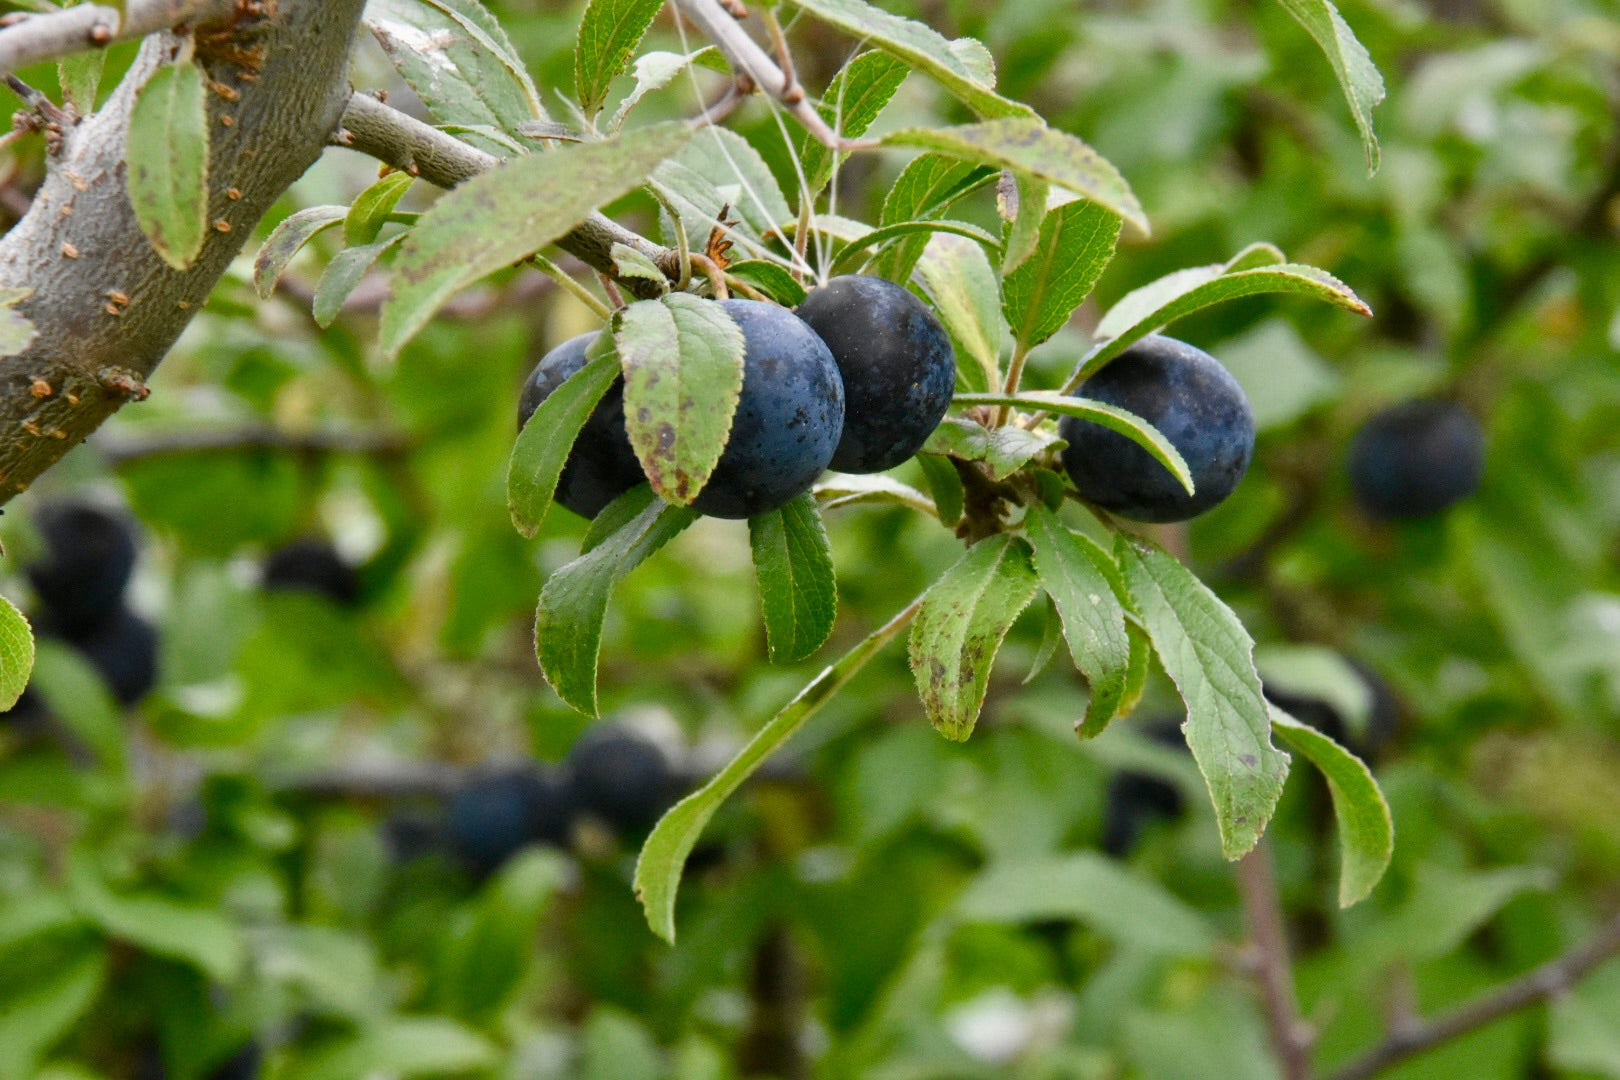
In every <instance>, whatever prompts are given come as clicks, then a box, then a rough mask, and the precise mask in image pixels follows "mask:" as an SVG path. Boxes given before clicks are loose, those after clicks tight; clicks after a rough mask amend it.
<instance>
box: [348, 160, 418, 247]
mask: <svg viewBox="0 0 1620 1080" xmlns="http://www.w3.org/2000/svg"><path fill="white" fill-rule="evenodd" d="M415 180H416V178H415V177H413V176H412V175H411V174H410V173H407V172H391V173H389V174H388V175H387V176H385V177H383V178H382V179H381V180H378V181H377V182H376V183H375V184H372V185H371V186H370V187H368V188H366V190H364V191H362V192H361V193H360V196H359V198H357V199H355V200H354V205H353V206H351V207H349V212H348V214H347V215H346V216H345V217H344V219H343V242H344V243H345V244H347V245H348V246H349V247H360V246H362V245H365V244H369V243H372V242H373V241H375V240H376V239H377V234H378V233H380V232H382V227H383V226H384V225H385V224H387V223H388V215H389V214H392V213H393V212H394V207H396V206H398V205H399V200H400V199H402V198H404V197H405V193H406V192H407V191H409V190H410V188H411V184H413V183H414V182H415Z"/></svg>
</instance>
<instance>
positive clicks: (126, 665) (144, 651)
mask: <svg viewBox="0 0 1620 1080" xmlns="http://www.w3.org/2000/svg"><path fill="white" fill-rule="evenodd" d="M57 629H58V628H57V626H56V625H55V624H53V623H49V622H42V623H41V624H40V633H41V635H43V636H50V637H62V638H64V639H66V640H67V641H69V642H70V643H71V644H72V645H73V647H74V648H76V649H78V650H79V652H81V653H83V654H84V658H85V659H86V660H88V661H90V666H91V667H93V668H95V669H96V671H97V673H98V674H100V675H101V677H102V679H103V680H105V681H106V683H107V688H108V689H109V690H111V691H112V695H113V697H115V698H117V699H118V702H119V703H120V704H122V705H134V704H136V703H137V702H139V701H140V700H141V699H142V698H144V697H146V695H147V694H150V693H151V692H152V687H153V686H155V685H157V659H158V655H157V654H158V635H157V630H156V629H155V628H154V627H153V626H152V624H151V623H149V622H147V621H146V620H145V619H143V618H141V617H140V616H139V615H137V614H135V613H134V612H133V611H130V610H129V609H128V608H126V607H124V606H123V604H122V603H120V604H119V606H118V610H117V611H116V612H114V614H113V615H112V617H111V618H109V619H108V620H107V621H106V622H104V623H102V624H101V625H99V626H97V627H96V628H95V629H94V630H92V631H91V632H90V633H88V634H81V635H77V636H70V635H67V634H59V633H58V632H57Z"/></svg>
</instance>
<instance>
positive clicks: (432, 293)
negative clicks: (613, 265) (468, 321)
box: [381, 123, 691, 356]
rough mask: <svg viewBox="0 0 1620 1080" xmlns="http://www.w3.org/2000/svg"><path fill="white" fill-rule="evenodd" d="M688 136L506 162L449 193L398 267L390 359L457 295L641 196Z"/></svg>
mask: <svg viewBox="0 0 1620 1080" xmlns="http://www.w3.org/2000/svg"><path fill="white" fill-rule="evenodd" d="M690 134H691V133H690V132H689V131H688V130H687V128H686V125H685V124H675V123H672V124H659V125H657V126H654V127H649V128H640V129H638V130H636V131H632V132H627V133H626V134H624V135H622V136H619V137H617V138H614V139H605V140H603V141H602V142H595V143H579V144H576V145H572V146H561V147H558V148H557V149H555V150H550V151H548V152H546V153H544V154H532V155H530V156H529V157H525V158H517V159H515V160H511V161H507V162H505V163H503V164H502V165H500V166H498V167H496V168H495V169H492V170H491V171H489V172H487V173H483V174H481V175H479V176H475V177H473V178H472V179H471V180H468V181H467V182H466V183H464V184H462V185H461V186H460V187H457V188H456V189H454V190H453V191H450V192H447V193H446V194H445V195H443V196H442V197H441V198H440V199H439V201H438V202H436V203H434V204H433V208H432V209H431V210H429V211H428V212H427V213H425V214H423V215H422V218H421V220H420V221H418V222H417V224H416V228H415V229H413V230H411V232H410V234H409V235H408V236H407V237H406V239H405V243H404V245H403V246H402V247H401V248H400V252H399V257H398V258H397V259H395V260H394V273H393V278H394V293H393V296H391V297H390V298H389V300H388V302H387V303H386V304H384V305H383V310H382V332H381V339H382V347H383V351H384V352H385V353H386V354H387V355H389V356H397V355H398V354H399V350H400V349H401V348H403V347H404V345H405V343H406V342H407V341H409V340H410V339H411V337H412V336H414V335H415V334H416V332H417V331H418V330H420V329H421V328H422V327H423V326H424V325H425V324H426V323H427V321H428V320H429V319H431V318H432V317H433V314H434V312H436V311H438V309H439V308H440V307H441V306H442V305H443V304H444V303H445V301H447V300H448V299H450V297H451V296H452V295H454V294H455V293H456V292H457V291H458V290H460V289H461V288H463V287H464V286H466V285H468V284H470V283H472V282H474V281H477V280H478V279H479V278H481V277H484V276H485V275H487V274H491V273H494V272H495V271H496V270H499V269H501V268H502V267H504V266H509V265H511V264H512V263H515V262H517V261H518V260H520V259H524V258H526V257H528V256H529V255H532V254H534V253H535V252H537V251H539V250H540V249H541V248H543V247H545V246H546V245H547V244H550V243H551V242H553V241H554V240H556V239H558V238H559V237H561V236H562V235H563V234H565V233H566V232H568V230H569V229H572V228H573V227H574V226H575V225H577V224H578V223H579V222H580V221H582V220H584V219H585V218H586V217H587V216H588V215H589V214H590V213H591V211H593V210H595V209H596V208H597V207H598V206H601V205H602V204H603V203H606V202H611V201H612V200H614V199H616V198H618V197H619V196H621V195H623V194H625V193H626V192H628V191H630V190H632V189H634V188H636V187H638V186H639V185H640V184H641V183H642V182H643V181H644V180H646V178H647V177H648V176H649V175H651V173H652V171H653V169H654V168H656V167H657V165H658V163H659V162H660V161H663V160H664V159H665V158H667V157H669V156H670V155H671V154H673V153H675V152H676V151H677V150H679V149H680V148H681V147H682V146H683V145H685V143H686V140H687V139H688V138H689V137H690Z"/></svg>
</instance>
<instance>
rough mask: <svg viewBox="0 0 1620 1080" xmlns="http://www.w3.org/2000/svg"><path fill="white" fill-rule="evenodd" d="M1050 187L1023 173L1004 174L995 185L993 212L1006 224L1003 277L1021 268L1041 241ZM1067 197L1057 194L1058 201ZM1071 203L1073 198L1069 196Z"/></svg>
mask: <svg viewBox="0 0 1620 1080" xmlns="http://www.w3.org/2000/svg"><path fill="white" fill-rule="evenodd" d="M1051 194H1052V189H1051V185H1049V184H1047V183H1046V182H1045V181H1044V180H1037V179H1036V178H1035V177H1033V176H1029V175H1028V174H1025V173H1014V172H1004V173H1002V174H1001V179H1000V180H998V181H997V182H996V209H997V211H998V212H1000V214H1001V218H1002V220H1003V221H1005V222H1006V223H1007V225H1006V228H1005V229H1004V230H1003V231H1002V248H1003V251H1004V254H1003V256H1002V260H1001V273H1002V275H1003V276H1005V275H1007V274H1010V273H1012V272H1013V271H1014V270H1016V269H1018V268H1019V267H1020V266H1022V265H1024V260H1025V259H1028V258H1029V257H1030V255H1032V254H1033V253H1034V251H1035V244H1036V243H1037V242H1038V241H1039V239H1040V233H1041V222H1042V221H1043V220H1044V219H1045V217H1046V206H1047V201H1048V196H1050V195H1051ZM1066 195H1067V193H1060V196H1059V197H1063V196H1066ZM1068 198H1069V199H1070V200H1072V198H1073V196H1068Z"/></svg>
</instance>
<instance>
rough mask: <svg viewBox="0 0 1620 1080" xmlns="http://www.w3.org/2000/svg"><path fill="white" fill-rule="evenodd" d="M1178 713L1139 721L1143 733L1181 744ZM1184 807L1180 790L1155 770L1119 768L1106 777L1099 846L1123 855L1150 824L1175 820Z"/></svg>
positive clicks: (1172, 744) (1156, 739) (1116, 855)
mask: <svg viewBox="0 0 1620 1080" xmlns="http://www.w3.org/2000/svg"><path fill="white" fill-rule="evenodd" d="M1182 719H1183V717H1179V716H1161V717H1156V718H1154V719H1152V720H1148V721H1146V722H1145V723H1144V724H1142V734H1143V735H1145V736H1147V737H1148V738H1149V739H1151V740H1153V741H1154V742H1156V743H1159V744H1161V745H1164V746H1170V747H1180V746H1184V745H1185V742H1184V741H1183V739H1182V736H1181V721H1182ZM1185 810H1186V804H1185V803H1184V802H1183V800H1182V797H1181V790H1180V789H1179V788H1177V787H1176V786H1175V785H1174V784H1172V783H1170V781H1168V780H1166V779H1164V777H1162V776H1159V775H1157V774H1155V773H1147V772H1134V771H1126V772H1118V773H1115V774H1114V775H1113V776H1111V777H1110V778H1109V780H1108V794H1107V801H1106V802H1105V803H1104V806H1103V835H1102V849H1103V850H1104V851H1105V852H1107V853H1108V854H1109V855H1112V856H1113V857H1114V858H1116V859H1119V858H1124V857H1125V856H1126V855H1128V854H1130V852H1131V851H1132V850H1133V849H1134V848H1135V847H1136V845H1137V843H1138V841H1140V840H1141V838H1142V834H1143V833H1144V832H1145V831H1146V830H1147V829H1148V828H1149V827H1150V826H1152V825H1154V824H1157V823H1159V822H1164V821H1174V820H1176V819H1177V818H1179V817H1181V815H1182V814H1183V813H1184V812H1185Z"/></svg>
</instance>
